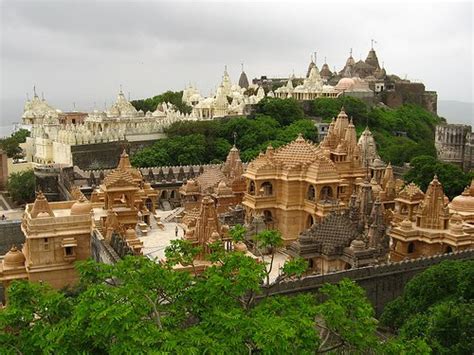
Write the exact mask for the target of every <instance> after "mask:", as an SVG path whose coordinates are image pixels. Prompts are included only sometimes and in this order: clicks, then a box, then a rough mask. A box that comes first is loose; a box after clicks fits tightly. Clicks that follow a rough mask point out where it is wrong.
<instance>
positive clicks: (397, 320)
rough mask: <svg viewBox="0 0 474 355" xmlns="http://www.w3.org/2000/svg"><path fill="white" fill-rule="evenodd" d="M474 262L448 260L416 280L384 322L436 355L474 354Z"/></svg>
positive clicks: (389, 307)
mask: <svg viewBox="0 0 474 355" xmlns="http://www.w3.org/2000/svg"><path fill="white" fill-rule="evenodd" d="M473 290H474V261H472V260H469V261H462V262H461V261H445V262H442V263H441V264H439V265H436V266H433V267H431V268H429V269H428V270H426V271H424V272H423V273H421V274H420V275H417V276H416V277H414V278H413V279H412V280H411V281H410V282H408V284H407V285H406V287H405V290H404V292H403V295H402V296H401V297H399V298H397V299H396V300H395V301H393V302H391V303H389V304H388V305H387V306H386V307H385V310H384V313H383V315H382V318H381V321H382V323H383V324H385V325H387V326H389V327H391V328H392V329H393V330H396V331H397V332H398V333H399V334H400V338H401V339H400V340H401V341H405V340H406V341H412V340H414V339H424V341H425V342H426V343H427V344H428V345H429V346H430V347H431V348H432V349H433V352H434V353H435V354H472V353H473V352H474V291H473Z"/></svg>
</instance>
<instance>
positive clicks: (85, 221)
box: [0, 192, 93, 289]
mask: <svg viewBox="0 0 474 355" xmlns="http://www.w3.org/2000/svg"><path fill="white" fill-rule="evenodd" d="M91 213H92V204H91V203H90V202H88V201H66V202H48V200H47V199H46V197H45V196H44V195H43V194H42V193H41V192H40V193H38V195H37V197H36V200H35V202H34V203H33V204H28V205H27V206H26V209H25V214H24V216H23V221H22V226H21V228H22V231H23V233H24V235H25V243H24V244H23V249H22V250H19V249H17V248H15V247H13V248H12V249H11V250H10V251H9V252H8V253H7V254H6V255H5V256H4V258H3V261H2V263H1V264H0V282H1V283H2V284H3V287H4V288H6V287H7V286H8V284H9V283H10V282H11V281H12V280H18V279H26V280H30V281H36V282H40V281H41V282H46V283H48V284H50V285H51V286H53V287H55V288H58V289H59V288H63V287H66V286H68V285H73V284H74V283H75V282H76V281H77V280H78V274H77V272H76V270H75V268H74V263H75V262H76V261H79V260H85V259H87V258H89V257H90V255H91V251H90V238H91V233H92V229H93V222H92V214H91Z"/></svg>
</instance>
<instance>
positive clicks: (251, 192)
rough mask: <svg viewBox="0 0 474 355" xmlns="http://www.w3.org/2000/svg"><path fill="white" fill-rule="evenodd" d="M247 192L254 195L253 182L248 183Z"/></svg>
mask: <svg viewBox="0 0 474 355" xmlns="http://www.w3.org/2000/svg"><path fill="white" fill-rule="evenodd" d="M248 191H249V194H251V195H255V183H254V182H253V181H250V183H249V190H248Z"/></svg>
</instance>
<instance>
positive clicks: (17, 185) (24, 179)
mask: <svg viewBox="0 0 474 355" xmlns="http://www.w3.org/2000/svg"><path fill="white" fill-rule="evenodd" d="M7 190H8V193H9V194H10V197H11V198H12V200H13V201H15V202H16V203H21V204H23V203H28V202H32V201H33V200H34V199H35V174H34V172H33V170H27V171H22V172H18V173H13V174H11V175H10V177H9V178H8V183H7Z"/></svg>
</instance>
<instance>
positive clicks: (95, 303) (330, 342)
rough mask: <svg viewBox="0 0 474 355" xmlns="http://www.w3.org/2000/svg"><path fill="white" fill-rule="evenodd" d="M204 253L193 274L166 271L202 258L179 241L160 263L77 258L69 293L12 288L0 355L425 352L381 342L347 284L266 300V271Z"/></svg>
mask: <svg viewBox="0 0 474 355" xmlns="http://www.w3.org/2000/svg"><path fill="white" fill-rule="evenodd" d="M231 234H235V235H236V236H239V235H240V234H241V229H238V230H236V231H234V232H232V233H231ZM257 239H258V240H260V241H261V242H262V244H265V246H267V247H270V248H274V247H276V246H277V245H279V244H281V237H280V236H279V235H278V233H275V232H270V233H267V234H266V235H262V236H259V237H258V238H257ZM211 250H213V252H212V253H211V255H210V257H209V260H210V261H213V262H214V263H213V265H212V266H210V267H209V268H207V269H206V270H205V271H204V272H203V273H201V274H196V273H194V274H190V273H187V272H180V271H175V270H174V269H173V266H174V265H176V264H177V263H180V264H181V265H187V266H189V267H190V269H191V270H193V269H195V265H194V262H193V257H194V256H195V255H197V254H199V253H200V252H201V250H200V249H199V248H195V247H193V246H192V245H190V244H189V243H188V242H186V241H184V240H178V241H174V242H173V244H172V245H171V247H169V248H168V249H167V250H166V255H167V262H164V263H156V262H154V261H151V260H149V259H148V258H145V257H130V256H129V257H126V258H125V259H124V260H121V261H120V262H118V263H117V264H115V265H106V264H100V263H96V262H93V261H85V262H81V263H79V264H78V266H77V267H78V270H79V273H80V284H79V286H78V288H76V289H73V290H63V291H55V290H53V289H51V288H49V287H48V286H47V285H45V284H38V283H28V282H25V281H16V282H13V283H12V284H11V286H10V287H9V289H8V292H9V304H8V306H7V308H6V309H5V310H3V311H2V312H0V330H1V331H0V347H1V348H2V353H3V354H17V353H25V354H35V353H62V354H70V353H72V354H77V353H84V354H86V353H87V354H92V353H94V354H109V353H112V354H122V353H173V354H174V353H179V354H202V353H208V354H256V353H258V354H260V353H262V354H314V353H327V352H332V353H334V352H338V353H392V354H396V353H411V354H419V353H428V352H429V348H428V347H427V346H426V344H425V343H424V342H423V341H422V340H416V341H410V342H406V343H403V342H401V341H399V340H398V339H397V338H392V339H389V340H385V339H383V340H382V339H380V338H379V337H378V336H377V332H376V327H377V321H376V320H375V319H374V311H373V309H372V306H371V305H370V303H369V302H368V301H367V299H366V298H365V295H364V291H363V290H362V289H361V288H360V287H359V286H357V285H356V284H355V283H354V282H352V281H349V280H343V281H341V282H340V283H338V284H337V285H325V286H324V287H322V289H321V291H320V292H321V295H318V296H315V295H313V294H300V295H298V296H293V297H282V296H266V295H264V294H263V293H262V285H261V282H262V279H264V278H265V275H266V272H268V268H269V267H271V266H270V265H268V264H266V263H264V262H261V260H256V259H254V258H252V257H249V256H246V255H245V254H244V253H241V252H225V251H224V250H223V249H222V248H219V247H217V245H212V246H211ZM301 265H302V263H301V261H295V262H294V263H293V265H290V266H287V267H286V271H288V270H290V271H293V275H292V274H288V275H286V276H288V277H297V275H300V274H301ZM304 267H306V266H305V265H304ZM264 288H265V286H264ZM257 297H259V298H260V299H259V301H258V302H257ZM321 299H324V301H319V300H321Z"/></svg>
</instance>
